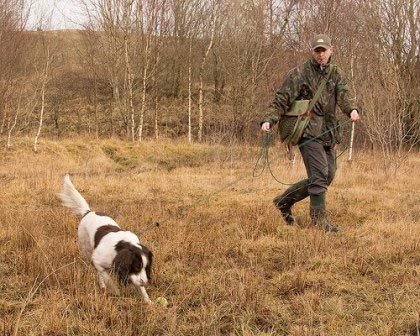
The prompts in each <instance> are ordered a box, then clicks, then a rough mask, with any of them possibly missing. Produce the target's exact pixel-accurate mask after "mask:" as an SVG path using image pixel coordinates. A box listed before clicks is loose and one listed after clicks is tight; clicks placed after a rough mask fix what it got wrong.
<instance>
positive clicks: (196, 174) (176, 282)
mask: <svg viewBox="0 0 420 336" xmlns="http://www.w3.org/2000/svg"><path fill="white" fill-rule="evenodd" d="M30 148H31V145H30V143H29V141H27V140H26V139H20V140H19V141H18V142H17V144H16V145H15V147H14V149H13V150H12V151H10V152H5V151H3V150H2V153H1V159H0V160H1V165H0V181H1V182H0V183H1V187H2V188H1V189H2V192H1V194H0V246H1V255H0V271H1V277H0V293H1V295H0V316H1V325H0V331H2V333H1V335H9V334H10V335H50V336H52V335H295V336H301V335H308V336H309V335H328V336H329V335H349V336H350V335H351V336H358V335H360V336H367V335H389V336H395V335H411V336H418V325H419V307H420V300H419V285H418V283H419V282H418V280H419V273H420V267H419V261H420V253H419V239H418V237H420V228H419V217H420V209H419V204H420V199H419V193H418V190H420V181H419V179H418V176H416V173H414V172H418V171H419V168H420V167H419V166H420V161H419V158H418V156H416V157H412V158H411V159H410V162H409V163H408V165H407V166H406V169H405V170H404V171H401V172H400V174H398V175H397V176H395V177H392V178H389V177H386V176H384V175H382V174H381V173H379V172H378V170H377V167H378V166H379V163H378V164H377V163H375V162H374V161H373V160H372V159H369V157H367V156H362V155H360V156H359V157H358V158H357V160H356V162H354V163H353V164H352V165H349V164H348V163H347V162H345V161H343V162H341V164H340V168H339V171H338V174H337V178H336V181H335V182H334V185H333V186H332V187H331V189H330V192H329V199H328V200H329V209H330V212H331V215H332V216H333V217H334V218H335V220H336V222H337V223H338V225H339V227H340V229H341V231H340V233H339V234H337V235H332V234H324V233H322V232H320V231H318V230H316V229H314V228H312V227H310V226H309V225H307V224H305V223H306V222H308V215H307V209H306V208H307V206H308V205H307V202H305V201H304V202H301V204H298V205H297V206H296V213H297V215H298V216H299V217H300V218H301V223H302V226H303V227H301V228H297V227H287V226H285V225H283V224H282V223H281V220H280V217H279V214H278V213H277V212H276V211H275V209H274V208H273V206H272V203H271V199H272V198H273V197H274V196H275V194H276V193H277V192H278V191H279V190H281V189H283V188H284V187H282V186H279V185H278V184H276V183H275V182H274V181H273V180H272V179H271V178H270V177H269V176H268V175H266V174H264V175H263V176H262V177H261V178H259V179H253V178H252V176H251V168H252V161H253V159H254V154H255V153H256V149H251V148H241V147H235V148H224V147H222V146H219V147H212V146H206V145H193V146H189V145H185V144H182V143H173V142H162V143H154V142H152V143H142V144H134V145H133V144H127V143H123V142H120V141H118V140H113V141H93V140H89V139H81V140H80V139H79V140H65V141H60V142H52V141H44V142H43V143H42V144H41V146H40V152H39V153H37V154H34V153H32V152H31V150H30ZM277 167H281V169H283V170H284V171H283V172H281V171H279V175H280V177H281V178H283V179H285V180H289V181H294V180H297V179H298V178H299V177H302V176H304V173H303V168H302V165H301V162H298V164H297V168H296V169H294V170H293V171H292V170H291V169H290V168H288V166H287V163H285V162H282V165H281V166H280V165H277ZM66 172H73V173H77V174H76V175H75V176H74V177H73V182H74V183H75V185H76V186H77V187H78V188H79V190H80V191H81V192H82V194H83V195H84V196H85V197H86V199H87V200H88V202H89V203H90V205H91V207H92V208H93V209H94V210H95V209H96V210H101V211H106V212H107V213H109V214H111V215H112V216H114V217H115V219H116V220H117V221H118V222H119V223H120V224H121V225H122V226H123V227H124V228H127V229H131V230H133V231H137V232H139V231H141V229H142V228H144V227H145V226H146V225H147V224H150V223H152V222H153V221H159V220H160V221H162V225H161V227H160V228H158V229H154V230H152V231H149V232H147V233H145V234H144V235H143V236H142V237H141V240H142V241H143V242H144V243H145V244H146V245H148V246H150V248H151V249H152V250H153V251H154V253H155V257H156V258H155V260H156V262H155V266H154V282H153V285H152V286H151V287H150V288H149V294H150V295H151V297H152V298H156V297H158V296H165V297H166V298H167V299H168V300H169V302H170V306H169V307H168V308H167V309H165V308H163V307H161V306H158V305H155V306H153V307H147V306H145V305H144V304H143V303H142V302H141V299H140V295H139V294H138V293H136V292H135V291H134V290H132V289H131V288H128V289H127V290H126V292H125V293H124V295H123V296H122V297H111V296H107V295H104V294H102V293H100V292H99V291H98V286H97V283H96V281H97V280H96V274H95V273H94V271H93V268H92V267H91V266H90V265H89V263H88V262H87V261H85V260H83V259H81V255H80V253H79V252H78V249H77V245H76V239H75V238H76V228H77V223H78V219H77V218H75V217H74V216H73V215H72V214H71V213H70V212H69V211H68V210H67V209H65V208H63V207H61V206H60V204H59V202H58V200H57V198H56V196H55V195H56V193H57V192H58V191H59V189H60V187H61V183H62V178H63V175H64V173H66ZM236 179H238V180H239V181H238V183H236V184H234V185H232V186H229V187H227V188H225V189H223V190H221V191H220V192H219V193H217V194H215V195H214V196H213V197H211V198H210V199H208V200H207V199H205V198H204V199H203V197H204V196H205V195H208V194H210V193H211V192H213V191H217V190H220V189H221V188H222V187H223V186H225V185H227V184H229V183H231V182H234V181H236ZM197 200H203V201H202V202H198V203H197ZM191 206H192V207H191Z"/></svg>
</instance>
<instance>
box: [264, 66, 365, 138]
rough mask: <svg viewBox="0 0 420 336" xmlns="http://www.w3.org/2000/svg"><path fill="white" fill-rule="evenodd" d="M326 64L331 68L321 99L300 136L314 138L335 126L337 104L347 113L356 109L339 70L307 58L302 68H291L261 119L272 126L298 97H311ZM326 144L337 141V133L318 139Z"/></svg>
mask: <svg viewBox="0 0 420 336" xmlns="http://www.w3.org/2000/svg"><path fill="white" fill-rule="evenodd" d="M328 67H333V69H332V71H331V75H330V78H329V80H328V82H327V85H326V87H325V89H324V90H323V92H322V93H321V96H320V98H319V99H318V101H317V103H316V104H315V106H314V108H313V109H312V117H311V120H310V122H309V125H308V127H307V128H306V129H305V131H304V133H303V137H309V138H311V137H317V136H319V135H320V134H321V133H323V132H325V131H326V130H327V129H331V128H334V127H335V126H336V125H337V118H336V106H337V105H338V106H339V107H340V109H341V111H343V112H344V113H345V114H346V115H347V116H349V117H350V113H351V111H352V110H357V111H359V109H358V108H357V107H356V105H355V99H354V97H352V96H351V94H350V92H349V87H348V82H347V79H346V78H345V76H344V74H343V72H342V70H341V69H340V68H339V67H338V66H336V65H333V64H331V63H329V64H328V65H327V66H326V67H324V68H323V69H321V67H320V66H319V64H318V63H317V62H316V61H315V60H313V59H310V60H308V61H307V62H306V63H304V64H303V65H302V66H301V67H297V68H295V69H292V70H291V71H290V72H289V73H288V74H287V77H286V79H285V81H284V82H283V84H282V85H281V87H280V88H279V90H278V91H277V93H276V97H275V100H274V101H273V102H272V103H271V105H270V107H269V109H268V111H267V113H266V116H265V118H264V121H263V122H267V121H268V122H269V123H270V124H271V125H275V124H276V123H278V122H279V121H280V122H281V120H280V118H281V116H282V115H284V114H285V113H286V112H287V111H288V110H289V109H290V106H291V105H292V103H293V102H294V101H295V100H298V99H312V97H313V96H314V95H315V92H316V91H317V89H318V86H319V84H320V83H321V81H322V78H323V77H324V76H326V75H327V73H328ZM319 140H320V141H321V142H323V143H324V144H325V145H333V144H334V143H336V142H338V140H339V139H338V132H337V131H336V130H334V131H333V132H328V133H326V134H324V135H323V136H322V137H321V138H319Z"/></svg>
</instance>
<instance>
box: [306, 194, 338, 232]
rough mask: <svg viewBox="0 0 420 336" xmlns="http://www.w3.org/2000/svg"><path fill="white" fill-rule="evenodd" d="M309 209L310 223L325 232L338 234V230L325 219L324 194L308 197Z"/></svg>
mask: <svg viewBox="0 0 420 336" xmlns="http://www.w3.org/2000/svg"><path fill="white" fill-rule="evenodd" d="M310 200H311V207H310V211H309V213H310V216H311V219H312V223H313V224H314V225H316V226H319V227H320V228H322V229H323V230H324V231H325V232H338V229H337V227H336V226H335V225H333V224H332V223H331V222H330V221H329V220H328V219H327V212H326V210H325V193H323V194H320V195H310Z"/></svg>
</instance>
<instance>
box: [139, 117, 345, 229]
mask: <svg viewBox="0 0 420 336" xmlns="http://www.w3.org/2000/svg"><path fill="white" fill-rule="evenodd" d="M349 122H350V121H348V120H346V121H344V122H341V123H339V124H338V125H336V126H335V127H333V128H331V129H329V130H327V131H325V132H323V133H321V134H320V135H319V136H317V137H314V138H311V139H308V140H306V141H304V142H302V143H301V144H299V145H298V147H302V146H304V145H306V144H307V143H309V142H311V141H314V140H316V139H317V138H319V137H321V136H322V135H324V134H326V133H327V132H331V131H333V130H334V129H336V128H338V127H340V126H343V125H345V124H347V123H349ZM271 141H272V134H271V133H269V132H267V133H266V134H265V135H264V137H263V143H262V146H261V149H260V153H259V155H258V158H257V162H256V163H255V166H254V170H253V174H252V176H253V177H258V176H261V174H262V173H263V171H264V170H265V167H266V166H267V167H268V169H269V170H270V173H271V175H272V176H273V177H274V179H275V180H276V181H277V182H279V183H282V184H285V185H290V184H293V183H290V184H287V183H283V182H281V181H279V180H278V179H277V178H276V177H275V176H274V174H273V172H272V170H271V167H270V164H271V163H273V162H275V161H276V160H277V159H278V158H277V159H274V160H273V161H272V162H270V161H269V156H268V150H269V147H270V143H271ZM343 153H344V152H343ZM343 153H341V154H340V155H342V154H343ZM340 155H339V156H340ZM262 157H264V166H263V168H262V170H261V172H260V173H259V174H256V173H255V172H256V168H257V166H258V163H259V162H260V160H261V158H262ZM280 157H281V156H280ZM337 157H338V156H337ZM248 176H249V175H248V173H245V174H242V175H241V176H239V177H237V178H236V179H235V180H234V181H232V182H230V183H227V184H225V185H224V186H222V187H221V188H219V189H217V190H215V191H213V192H211V193H210V194H208V195H206V196H204V197H202V198H199V199H197V200H196V201H195V202H193V203H192V204H191V205H190V206H189V207H188V210H191V209H192V208H194V207H196V206H197V205H200V204H203V203H205V202H206V201H208V200H210V198H212V197H213V196H215V195H217V194H219V193H220V192H222V191H223V190H225V189H227V188H229V187H231V186H234V185H235V184H237V183H238V182H240V181H242V180H244V179H245V178H247V177H248ZM184 215H185V213H184V214H180V215H179V216H177V217H179V218H182V217H183V216H184ZM171 218H173V216H172V215H170V216H167V217H166V218H164V219H163V220H160V221H159V222H153V223H151V224H149V225H147V226H146V227H144V228H143V229H142V230H141V231H140V232H139V235H142V234H144V233H146V232H147V231H150V230H151V229H153V228H155V227H159V226H161V225H162V224H163V223H164V222H166V221H168V220H169V219H171Z"/></svg>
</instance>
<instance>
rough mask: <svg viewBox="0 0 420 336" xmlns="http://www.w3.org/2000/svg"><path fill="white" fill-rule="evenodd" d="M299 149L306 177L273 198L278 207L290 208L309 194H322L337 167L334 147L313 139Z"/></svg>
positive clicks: (304, 140)
mask: <svg viewBox="0 0 420 336" xmlns="http://www.w3.org/2000/svg"><path fill="white" fill-rule="evenodd" d="M308 140H309V139H306V138H303V139H302V140H301V141H300V143H305V142H307V141H308ZM299 149H300V152H301V154H302V158H303V162H304V164H305V168H306V173H307V175H308V178H307V179H305V180H302V181H299V182H297V183H295V184H294V185H292V186H290V187H289V188H288V189H286V191H284V192H283V193H282V194H280V195H278V196H277V197H276V198H274V200H273V201H274V204H275V205H276V206H277V207H278V208H279V209H281V208H286V209H287V208H290V207H291V206H292V205H293V204H294V203H296V202H299V201H301V200H303V199H304V198H306V197H308V196H309V195H321V194H324V193H325V192H326V191H327V189H328V186H329V185H330V184H331V182H332V181H333V179H334V176H335V171H336V169H337V165H336V153H335V149H334V148H332V147H330V146H324V145H323V144H322V143H320V142H318V141H316V140H313V141H309V142H307V143H305V145H303V146H301V147H300V148H299Z"/></svg>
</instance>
